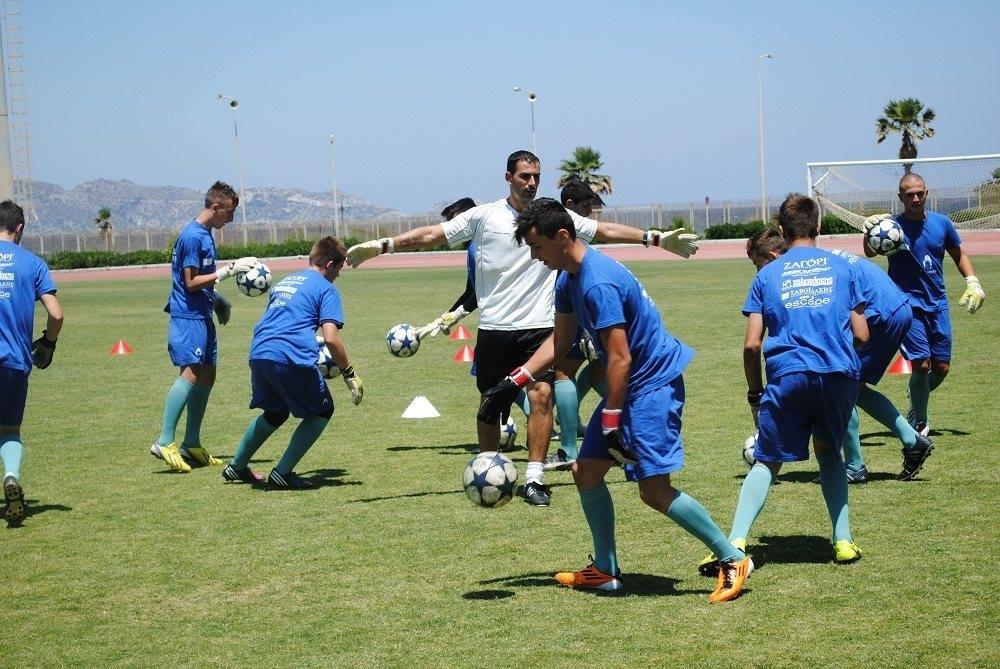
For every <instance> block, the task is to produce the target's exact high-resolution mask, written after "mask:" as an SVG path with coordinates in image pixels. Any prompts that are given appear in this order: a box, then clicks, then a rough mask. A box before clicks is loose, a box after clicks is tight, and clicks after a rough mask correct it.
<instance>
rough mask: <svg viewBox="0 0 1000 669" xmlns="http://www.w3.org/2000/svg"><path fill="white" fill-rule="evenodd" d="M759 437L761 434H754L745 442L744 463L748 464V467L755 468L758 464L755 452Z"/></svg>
mask: <svg viewBox="0 0 1000 669" xmlns="http://www.w3.org/2000/svg"><path fill="white" fill-rule="evenodd" d="M759 435H760V433H759V432H754V433H753V434H751V435H750V436H749V437H747V439H746V441H744V442H743V462H745V463H747V467H753V466H754V464H756V462H757V458H755V457H754V456H753V451H754V449H755V448H757V437H758V436H759Z"/></svg>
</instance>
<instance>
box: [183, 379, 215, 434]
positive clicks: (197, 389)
mask: <svg viewBox="0 0 1000 669" xmlns="http://www.w3.org/2000/svg"><path fill="white" fill-rule="evenodd" d="M211 394H212V386H209V385H206V384H204V383H196V384H195V386H194V387H193V388H192V389H191V393H190V394H189V395H188V402H187V421H186V424H185V427H184V444H185V445H186V446H201V421H202V420H204V418H205V408H206V407H208V396H209V395H211Z"/></svg>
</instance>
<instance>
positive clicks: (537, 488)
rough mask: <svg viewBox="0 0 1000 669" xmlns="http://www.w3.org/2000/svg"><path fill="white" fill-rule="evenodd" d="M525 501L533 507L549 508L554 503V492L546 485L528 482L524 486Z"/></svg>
mask: <svg viewBox="0 0 1000 669" xmlns="http://www.w3.org/2000/svg"><path fill="white" fill-rule="evenodd" d="M524 500H525V501H526V502H527V503H528V504H530V505H532V506H548V505H549V504H550V503H551V502H552V491H551V490H549V487H548V486H547V485H545V484H544V483H539V482H538V481H528V482H527V483H526V484H525V486H524Z"/></svg>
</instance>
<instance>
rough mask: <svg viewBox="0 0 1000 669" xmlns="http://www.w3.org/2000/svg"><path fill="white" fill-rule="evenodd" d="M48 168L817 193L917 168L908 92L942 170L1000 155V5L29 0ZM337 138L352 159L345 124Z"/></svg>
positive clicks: (59, 178)
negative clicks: (833, 177) (565, 176)
mask: <svg viewBox="0 0 1000 669" xmlns="http://www.w3.org/2000/svg"><path fill="white" fill-rule="evenodd" d="M20 5H21V13H22V15H21V24H22V32H23V38H24V45H23V53H24V59H25V68H26V74H25V91H26V93H27V107H28V114H29V116H28V123H29V128H30V138H31V144H30V151H31V161H32V177H33V178H34V179H36V180H41V181H48V182H51V183H56V184H58V185H60V186H63V187H64V188H72V187H74V186H76V185H77V184H79V183H81V182H85V181H90V180H94V179H99V178H100V179H128V180H130V181H133V182H135V183H138V184H142V185H148V186H167V185H170V186H185V187H191V188H197V189H199V190H204V189H205V188H207V187H208V185H209V184H211V183H212V182H213V181H214V180H215V179H223V180H227V181H229V182H230V183H232V184H234V185H237V184H238V176H237V162H236V154H235V142H234V137H233V120H234V113H233V112H232V110H231V109H230V108H229V107H227V106H225V104H224V103H222V102H220V101H219V100H218V99H217V98H216V96H217V94H218V93H220V92H222V93H225V94H227V95H231V96H234V97H236V98H238V99H239V101H240V106H239V109H238V111H237V112H236V114H237V115H238V117H237V121H238V125H239V134H240V148H241V154H242V155H241V157H242V161H241V162H242V166H243V172H244V180H245V184H246V186H247V187H248V188H249V187H257V186H273V187H294V188H302V189H306V190H312V191H320V192H321V191H329V189H330V186H331V181H332V165H331V163H332V159H333V158H334V157H335V160H336V178H337V187H338V190H339V191H341V192H348V193H352V194H355V195H359V196H361V197H364V198H366V199H368V200H370V201H371V202H373V203H376V204H378V205H381V206H385V207H391V208H394V209H398V210H400V211H404V212H412V213H416V212H424V211H427V210H429V209H431V208H432V207H434V206H435V205H439V204H440V203H442V202H450V201H452V200H455V199H458V198H459V197H462V196H466V195H468V196H472V197H474V198H475V199H476V200H477V201H479V202H483V201H489V200H494V199H498V198H500V197H503V196H505V195H506V193H507V188H506V185H505V184H504V182H503V178H504V170H505V167H504V166H505V162H506V157H507V155H508V154H509V153H510V152H511V151H514V150H516V149H522V148H527V149H530V148H531V104H530V103H529V102H528V98H527V96H526V95H525V94H524V93H523V92H522V93H515V92H514V91H513V90H512V88H513V86H514V85H518V86H521V87H522V88H524V89H525V90H530V91H534V92H535V93H536V94H537V96H538V97H537V100H536V101H535V103H534V117H535V130H536V132H535V136H536V139H537V148H538V154H539V156H540V158H541V160H542V188H541V189H540V192H541V194H543V195H550V196H557V189H556V187H555V182H556V179H557V177H558V173H557V169H556V168H557V167H558V164H559V162H560V161H561V160H563V159H565V158H567V157H568V156H569V155H570V154H571V153H572V150H573V148H574V147H576V146H581V145H585V146H592V147H594V148H595V149H597V150H598V151H600V152H601V157H602V159H603V160H604V163H605V164H604V168H603V170H602V171H603V172H604V173H606V174H608V175H610V176H611V177H612V178H613V179H614V184H615V189H614V193H613V194H612V195H611V196H609V197H607V198H605V201H606V202H607V203H608V204H609V205H618V206H627V205H644V204H649V203H657V202H681V201H688V200H693V201H701V200H702V199H703V198H704V197H705V196H709V197H711V198H712V199H713V200H724V199H739V198H755V197H759V194H760V172H759V135H758V122H759V121H758V85H757V84H758V79H757V59H758V56H759V55H760V54H763V53H767V52H772V53H773V54H774V59H773V60H766V61H764V62H763V102H764V142H765V156H766V163H765V165H766V177H767V192H768V194H769V195H771V196H774V197H779V196H782V195H784V194H785V193H788V192H790V191H801V190H804V189H805V163H806V162H810V161H834V160H868V159H885V158H895V157H896V152H897V151H898V148H899V139H898V135H897V136H894V137H891V138H890V139H888V140H886V141H885V142H883V143H882V144H881V145H876V144H875V133H874V127H875V119H876V118H877V117H878V116H880V115H881V110H882V108H883V106H884V105H885V104H886V103H887V102H888V101H889V100H890V99H897V98H904V97H916V98H919V99H920V100H922V101H923V102H924V104H925V105H927V106H929V107H932V108H933V109H934V110H935V112H936V113H937V120H936V121H935V123H934V127H935V129H936V131H937V135H936V136H935V137H934V138H932V139H929V140H926V141H925V142H923V143H921V144H920V146H919V149H920V156H921V157H932V156H949V155H964V154H981V153H996V152H1000V126H998V122H997V120H998V119H1000V86H998V85H997V84H998V80H1000V42H998V40H997V39H996V34H995V32H996V28H997V26H1000V3H998V2H995V1H982V2H964V1H962V0H954V1H952V2H950V3H939V2H924V1H923V0H909V1H908V2H905V3H885V2H855V1H853V0H843V1H838V2H819V3H808V4H807V3H788V2H768V1H760V2H756V1H755V2H745V1H744V2H728V1H717V2H667V1H663V2H653V1H649V2H637V1H630V0H618V1H616V2H614V3H609V2H590V1H589V0H577V1H575V2H562V1H559V2H556V1H552V2H546V1H544V0H542V1H539V2H534V3H511V4H509V5H507V4H505V3H498V2H478V1H471V0H470V1H467V2H448V1H445V0H423V1H421V2H412V1H410V2H403V1H395V0H381V1H379V0H372V1H370V2H356V1H353V2H342V1H341V0H331V1H329V2H319V1H317V2H312V1H306V0H298V1H297V0H285V1H284V2H282V3H278V2H271V3H265V2H258V1H255V0H243V1H234V0H233V1H231V0H216V1H208V2H206V1H204V0H202V1H200V2H194V1H191V0H174V1H172V2H169V3H150V2H141V1H140V2H135V1H134V0H133V1H131V2H124V1H118V0H90V1H89V2H70V1H69V0H22V2H21V3H20ZM331 133H332V134H333V135H334V136H335V138H336V143H335V155H334V152H333V151H331V145H330V141H329V136H330V134H331Z"/></svg>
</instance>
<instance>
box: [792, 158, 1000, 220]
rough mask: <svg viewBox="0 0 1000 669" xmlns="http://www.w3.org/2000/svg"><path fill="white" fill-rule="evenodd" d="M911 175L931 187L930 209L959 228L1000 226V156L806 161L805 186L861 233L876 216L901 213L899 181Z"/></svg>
mask: <svg viewBox="0 0 1000 669" xmlns="http://www.w3.org/2000/svg"><path fill="white" fill-rule="evenodd" d="M908 172H915V173H917V174H919V175H920V176H921V177H923V179H924V181H925V182H926V183H927V191H928V195H927V208H928V209H929V210H931V211H936V212H939V213H941V214H945V215H946V216H948V217H949V218H950V219H951V220H952V222H954V224H955V227H956V228H959V229H963V230H970V229H988V228H1000V153H993V154H986V155H979V156H951V157H946V158H913V159H910V160H852V161H841V162H830V163H806V179H807V184H806V187H807V188H808V191H807V192H808V193H809V195H810V196H812V197H815V198H816V199H817V200H818V201H819V203H820V206H821V207H823V208H824V209H826V210H827V211H829V212H831V213H833V214H834V215H836V216H837V217H839V218H841V219H843V220H844V221H845V222H847V223H849V224H850V225H852V226H854V227H855V228H857V229H858V230H863V229H864V220H865V218H867V217H868V216H871V215H872V214H884V213H890V214H899V213H902V211H903V205H902V203H901V202H900V201H899V198H898V197H897V195H898V193H899V180H900V179H901V178H902V177H903V175H905V174H907V173H908Z"/></svg>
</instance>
